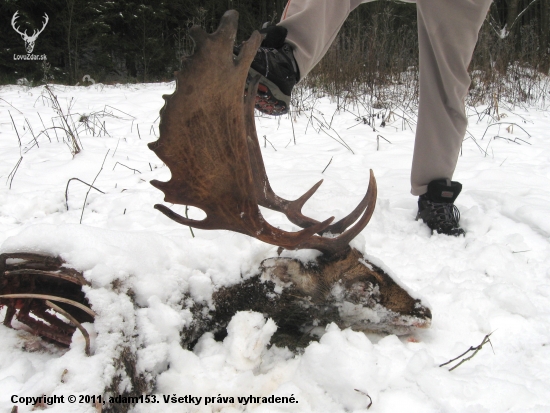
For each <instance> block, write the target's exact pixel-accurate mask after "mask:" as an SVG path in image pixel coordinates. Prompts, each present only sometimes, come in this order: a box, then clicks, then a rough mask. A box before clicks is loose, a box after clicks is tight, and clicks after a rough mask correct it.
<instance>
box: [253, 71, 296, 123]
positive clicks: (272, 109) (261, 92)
mask: <svg viewBox="0 0 550 413" xmlns="http://www.w3.org/2000/svg"><path fill="white" fill-rule="evenodd" d="M253 76H260V84H259V86H258V93H257V94H256V101H255V107H256V109H257V110H259V111H260V112H262V113H265V114H266V115H271V116H281V115H285V114H287V113H288V109H289V107H290V96H287V95H285V94H284V93H283V92H281V89H279V86H277V85H276V84H275V83H273V82H272V81H271V80H269V79H268V78H266V77H265V76H263V75H262V74H261V73H259V72H257V71H256V70H254V69H252V68H250V69H248V77H247V88H248V82H249V79H250V78H251V77H253Z"/></svg>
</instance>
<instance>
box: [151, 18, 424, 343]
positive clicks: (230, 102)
mask: <svg viewBox="0 0 550 413" xmlns="http://www.w3.org/2000/svg"><path fill="white" fill-rule="evenodd" d="M237 19H238V14H237V12H235V11H228V12H226V13H225V14H224V16H223V17H222V20H221V23H220V26H219V28H218V30H217V31H216V32H214V33H212V34H207V33H206V32H205V31H204V30H202V29H201V28H198V27H196V28H193V29H192V31H191V36H192V37H193V38H194V39H195V43H196V51H195V54H194V55H192V56H190V57H188V58H186V59H185V60H183V64H182V70H181V71H179V72H177V73H176V74H175V75H176V91H175V92H174V93H173V94H171V95H165V96H163V98H164V100H165V105H164V107H163V108H162V109H161V111H160V125H159V129H160V138H159V139H158V140H157V141H156V142H152V143H150V144H149V148H150V149H151V150H153V151H154V152H155V153H156V154H157V156H158V157H159V158H160V159H161V160H162V161H164V163H165V164H166V165H167V166H168V168H169V169H170V172H171V173H172V177H171V179H170V180H169V181H167V182H160V181H157V180H154V181H151V184H152V185H153V186H155V187H156V188H158V189H160V190H161V191H163V192H164V195H165V198H164V199H165V201H166V202H171V203H174V204H182V205H192V206H195V207H198V208H200V209H202V210H203V211H204V212H205V213H206V218H205V219H203V220H202V221H197V220H193V219H188V218H185V217H182V216H181V215H179V214H177V213H175V212H174V211H172V210H170V209H169V208H168V207H166V206H164V205H159V204H157V205H155V208H156V209H158V210H159V211H161V212H162V213H164V214H165V215H166V216H168V217H169V218H171V219H172V220H174V221H176V222H178V223H180V224H183V225H189V226H191V227H194V228H200V229H225V230H229V231H235V232H239V233H242V234H246V235H249V236H251V237H254V238H257V239H259V240H261V241H264V242H267V243H270V244H273V245H277V246H279V247H282V248H285V249H290V250H295V249H305V248H309V249H317V250H319V251H321V252H322V253H323V255H322V256H321V257H319V258H318V259H317V262H316V263H313V264H312V265H311V266H308V267H304V266H303V265H301V264H300V263H299V262H298V261H297V260H292V259H288V258H287V259H285V258H281V257H279V258H275V259H272V260H266V261H264V263H263V264H262V268H261V269H260V273H261V275H258V276H257V277H261V280H262V281H263V282H258V283H254V285H256V284H262V285H268V284H269V283H272V284H273V285H275V284H281V285H280V287H281V288H283V289H284V288H286V286H288V285H292V287H288V288H289V289H288V291H286V290H285V291H286V293H285V294H286V295H285V294H275V295H276V296H277V298H273V297H274V294H272V293H271V292H269V291H267V290H266V294H256V296H255V298H254V300H252V301H255V302H256V301H257V302H258V303H264V304H265V305H260V307H254V304H253V303H251V300H250V297H252V293H250V294H249V293H246V294H241V293H242V291H240V290H239V292H235V291H233V290H231V292H226V293H227V294H230V295H231V296H232V297H233V298H231V299H220V300H218V303H217V306H216V308H218V307H219V308H221V310H220V311H221V313H223V314H226V315H228V314H233V313H234V312H231V311H229V310H227V309H226V310H227V311H225V310H224V303H231V306H232V307H231V308H232V309H233V310H235V309H239V308H237V304H235V303H236V302H237V301H238V300H236V298H235V297H238V296H243V297H244V300H243V302H242V303H240V304H239V305H241V304H242V308H247V309H251V308H253V309H257V310H258V311H263V312H264V313H266V312H267V313H269V314H270V315H274V316H273V317H274V319H276V320H277V322H278V323H279V324H280V323H282V322H284V321H283V320H285V319H286V318H289V317H290V318H289V319H292V320H294V318H293V316H290V315H288V314H287V313H285V312H284V311H282V312H281V311H280V310H281V308H282V309H284V308H290V307H292V308H295V309H298V310H299V311H302V310H304V309H305V310H304V311H305V312H306V313H307V314H305V313H304V314H301V315H300V319H304V320H305V319H308V320H310V321H311V322H322V323H329V322H337V323H339V324H340V325H342V326H344V327H348V326H351V327H353V328H355V329H359V330H376V328H383V329H384V331H391V332H396V333H400V334H403V333H404V332H406V331H409V330H410V328H413V327H428V326H429V325H430V321H431V313H430V310H429V309H428V308H426V307H424V306H423V305H422V304H421V303H420V300H418V299H415V298H413V297H412V296H411V295H409V293H408V292H407V291H405V290H404V289H403V288H401V286H400V285H398V284H397V283H396V282H395V281H394V280H393V279H392V278H391V277H390V276H389V275H388V274H386V273H385V272H384V271H383V270H381V269H379V268H376V267H375V266H372V265H371V264H369V263H368V262H366V261H365V259H364V257H363V256H362V254H361V253H359V252H358V251H357V250H354V249H352V248H350V246H349V242H350V241H351V240H352V239H353V238H354V237H356V236H357V235H358V234H359V232H361V230H363V229H364V228H365V226H366V225H367V223H368V222H369V220H370V218H371V216H372V213H373V211H374V205H375V202H376V181H375V179H374V175H373V173H372V171H370V182H369V187H368V190H367V193H366V195H365V196H364V198H363V199H362V201H361V202H360V203H359V205H358V206H357V207H356V208H355V209H354V210H353V211H352V212H351V213H350V214H349V215H348V216H346V217H345V218H343V219H341V220H340V221H338V222H336V223H334V224H332V220H333V217H330V218H328V219H326V220H324V221H317V220H315V219H313V218H310V217H307V216H305V215H304V214H302V212H301V210H302V207H303V205H304V204H305V202H306V201H307V200H308V199H309V198H310V197H311V196H312V195H313V194H314V193H315V191H316V190H317V188H318V187H319V186H320V185H321V183H322V181H320V182H318V183H317V184H315V185H314V186H313V187H312V188H311V189H310V190H309V191H307V192H306V193H305V194H304V195H302V196H301V197H299V198H298V199H296V200H294V201H289V200H286V199H283V198H281V197H279V196H277V195H276V194H275V193H274V192H273V190H272V188H271V186H270V184H269V180H268V178H267V174H266V170H265V167H264V163H263V159H262V154H261V150H260V145H259V143H258V137H257V134H256V127H255V123H254V100H255V95H256V90H257V87H258V81H259V78H258V77H256V78H252V79H249V85H248V89H247V90H248V93H247V95H246V96H243V95H244V89H245V83H246V82H247V74H248V69H249V66H250V63H251V62H252V59H253V58H254V56H255V54H256V51H257V49H258V46H259V45H260V42H261V36H260V34H259V33H258V32H254V33H253V34H252V36H251V37H250V39H249V40H248V41H247V42H245V43H243V45H242V47H240V50H239V53H238V55H236V56H235V55H234V54H233V44H234V42H235V35H236V31H237ZM259 206H263V207H265V208H269V209H272V210H275V211H279V212H282V213H284V214H285V215H286V216H287V217H288V219H289V220H290V221H291V222H293V223H294V224H296V225H298V226H299V227H301V228H303V229H302V230H301V231H297V232H287V231H283V230H280V229H278V228H275V227H273V226H272V225H270V224H269V223H267V222H266V221H265V219H264V218H263V217H262V214H261V212H260V209H259ZM329 233H330V234H329ZM243 288H244V289H246V287H243V286H239V289H243ZM266 288H267V287H266ZM273 288H275V287H273ZM252 290H253V291H254V292H257V291H259V290H258V288H256V287H253V288H252ZM247 291H248V290H247ZM220 294H222V295H223V294H225V293H224V292H223V291H221V292H220ZM264 296H265V297H264ZM262 297H264V301H262V299H261V298H262ZM256 298H257V299H256ZM265 300H268V301H269V300H272V301H269V302H265ZM281 302H284V303H286V304H284V305H283V304H280V303H281ZM289 303H294V304H296V305H295V306H294V305H293V306H291V305H290V304H289ZM266 309H271V310H266ZM302 312H303V311H302ZM295 313H296V312H295ZM277 314H278V315H279V316H276V315H277ZM197 318H198V319H204V317H202V318H201V317H199V316H198V317H197ZM211 319H212V320H216V323H218V321H219V320H218V318H217V317H215V316H212V317H211ZM199 324H200V323H199ZM217 325H218V326H219V323H218V324H217ZM202 327H204V326H202ZM202 327H201V328H202ZM201 328H199V327H197V328H196V331H203V330H201Z"/></svg>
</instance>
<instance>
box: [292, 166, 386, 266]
mask: <svg viewBox="0 0 550 413" xmlns="http://www.w3.org/2000/svg"><path fill="white" fill-rule="evenodd" d="M377 192H378V191H377V187H376V179H375V178H374V173H373V172H372V169H371V170H370V179H369V188H368V189H367V194H366V195H365V198H364V200H366V204H367V207H366V209H365V212H364V213H363V215H362V216H361V218H360V219H359V220H358V221H357V222H356V223H355V225H354V226H353V227H351V228H349V229H348V230H347V231H345V232H343V233H342V234H340V235H339V236H337V237H335V238H325V237H317V238H315V239H314V240H312V242H311V243H305V244H303V247H302V248H313V249H317V250H319V251H322V252H324V253H325V254H327V255H333V254H339V253H343V252H344V251H346V250H347V249H348V248H349V243H350V241H351V240H352V239H354V238H355V237H356V236H357V235H359V233H360V232H361V231H362V230H363V229H364V228H365V227H366V226H367V224H368V223H369V221H370V219H371V217H372V214H373V212H374V207H375V205H376V196H377ZM361 203H363V201H361ZM354 212H355V211H354Z"/></svg>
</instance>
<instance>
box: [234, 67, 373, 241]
mask: <svg viewBox="0 0 550 413" xmlns="http://www.w3.org/2000/svg"><path fill="white" fill-rule="evenodd" d="M259 81H260V77H259V76H255V77H254V78H252V79H251V81H250V84H249V85H248V94H247V95H246V97H245V124H246V134H247V143H248V151H249V154H250V162H251V166H252V173H253V175H254V178H255V179H254V187H255V189H256V196H257V198H258V203H259V204H260V205H261V206H263V207H265V208H269V209H272V210H274V211H277V212H282V213H283V214H285V215H286V216H287V218H288V219H289V220H290V221H291V222H292V223H294V224H296V225H298V226H300V227H302V228H308V227H310V226H312V225H315V224H317V223H318V222H319V221H317V220H315V219H313V218H310V217H307V216H305V215H304V214H303V213H302V207H303V206H304V204H305V203H306V202H307V201H308V200H309V198H311V197H312V196H313V194H314V193H315V191H317V189H318V188H319V187H320V186H321V184H322V183H323V180H322V179H321V180H320V181H319V182H317V183H316V184H315V185H313V187H312V188H311V189H309V190H308V191H307V192H306V193H305V194H303V195H302V196H301V197H299V198H298V199H296V200H294V201H288V200H286V199H284V198H281V197H279V196H278V195H277V194H275V192H274V191H273V189H272V188H271V185H270V183H269V179H268V177H267V173H266V170H265V165H264V162H263V158H262V152H261V149H260V143H259V141H258V135H257V133H256V125H255V119H254V103H255V95H256V90H257V88H258V84H259ZM369 201H370V195H369V193H368V192H367V193H366V194H365V196H364V197H363V199H362V200H361V202H360V203H359V204H358V205H357V206H356V207H355V209H354V210H353V211H352V212H351V213H350V214H349V215H347V216H346V217H344V218H342V219H341V220H339V221H338V222H336V223H334V224H332V225H330V226H329V227H327V228H326V229H325V230H324V231H323V233H331V234H340V233H343V232H344V231H345V230H346V228H348V227H349V226H350V225H351V224H353V223H354V222H355V221H357V219H358V218H359V217H360V216H361V214H362V213H363V212H364V211H365V209H366V208H367V207H368V205H369ZM321 235H322V233H321Z"/></svg>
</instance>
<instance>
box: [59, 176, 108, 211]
mask: <svg viewBox="0 0 550 413" xmlns="http://www.w3.org/2000/svg"><path fill="white" fill-rule="evenodd" d="M71 181H78V182H82V183H83V184H84V185H88V186H89V187H90V188H93V189H95V190H96V191H98V192H101V193H102V194H105V192H103V191H102V190H101V189H98V188H96V187H95V186H93V185H90V184H89V183H87V182H84V181H83V180H82V179H79V178H71V179H69V180H68V181H67V186H66V188H65V207H66V208H67V211H68V210H69V200H68V198H69V184H70V183H71Z"/></svg>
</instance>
